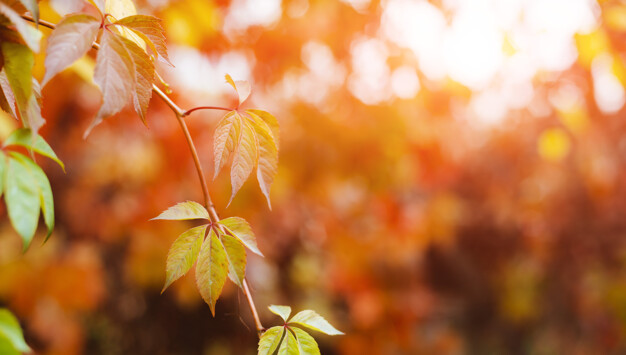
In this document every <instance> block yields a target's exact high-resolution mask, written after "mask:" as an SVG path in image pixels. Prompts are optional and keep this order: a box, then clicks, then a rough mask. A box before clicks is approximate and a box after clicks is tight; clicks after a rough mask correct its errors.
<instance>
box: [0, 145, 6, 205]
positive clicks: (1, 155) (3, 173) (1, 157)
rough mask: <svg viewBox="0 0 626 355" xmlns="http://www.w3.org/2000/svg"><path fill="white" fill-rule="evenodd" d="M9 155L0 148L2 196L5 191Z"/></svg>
mask: <svg viewBox="0 0 626 355" xmlns="http://www.w3.org/2000/svg"><path fill="white" fill-rule="evenodd" d="M6 172H7V157H6V155H4V153H3V152H2V151H1V150H0V196H2V193H3V192H4V184H6Z"/></svg>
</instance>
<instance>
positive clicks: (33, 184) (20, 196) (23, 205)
mask: <svg viewBox="0 0 626 355" xmlns="http://www.w3.org/2000/svg"><path fill="white" fill-rule="evenodd" d="M4 189H5V190H4V193H5V197H4V198H5V202H6V204H7V211H8V213H9V220H10V221H11V225H13V228H15V230H16V231H17V233H18V234H19V235H20V237H22V250H23V251H26V249H27V248H28V246H29V245H30V242H31V240H32V239H33V236H34V235H35V231H36V230H37V221H38V219H39V208H40V207H41V199H40V198H39V184H38V182H37V180H36V178H35V176H34V175H33V173H32V172H31V171H30V169H29V168H28V167H27V166H25V165H24V164H22V163H21V162H20V161H18V160H16V159H14V158H9V160H8V165H7V172H6V184H5V185H4Z"/></svg>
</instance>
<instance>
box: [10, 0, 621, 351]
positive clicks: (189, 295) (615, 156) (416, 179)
mask: <svg viewBox="0 0 626 355" xmlns="http://www.w3.org/2000/svg"><path fill="white" fill-rule="evenodd" d="M61 2H63V1H56V2H55V1H53V3H56V4H54V5H55V6H56V8H57V10H58V9H59V8H60V6H59V3H61ZM67 3H68V4H69V3H71V2H69V1H68V2H67ZM136 3H137V5H138V11H139V13H145V14H154V15H155V16H158V17H161V18H162V19H163V20H164V26H165V28H166V31H167V35H168V40H169V45H170V47H169V49H170V57H171V58H172V61H173V62H174V64H175V65H176V68H166V67H161V69H160V72H161V73H163V76H164V77H165V80H166V81H168V82H170V83H171V85H172V89H173V91H174V93H173V97H174V99H175V100H176V101H177V102H179V103H180V104H181V105H182V106H183V107H185V108H191V107H193V106H196V105H223V106H230V105H233V104H234V102H235V101H234V100H235V97H234V95H233V94H232V92H230V91H229V89H228V86H227V84H225V83H224V82H223V75H224V74H225V73H227V72H228V73H230V74H231V75H232V76H233V77H234V78H235V79H248V80H250V81H251V82H252V85H253V95H252V97H251V102H250V103H248V106H250V107H258V108H262V109H267V110H268V111H270V112H272V113H274V114H275V115H276V116H277V117H278V119H279V121H280V123H281V155H280V166H279V174H278V178H277V181H276V182H275V184H274V186H273V188H272V199H273V210H272V211H269V210H268V209H267V207H266V203H265V201H264V199H263V196H262V194H261V193H260V191H259V189H258V187H257V186H256V185H255V183H256V182H254V181H249V182H248V183H247V184H246V185H245V186H244V188H243V189H242V191H241V192H240V194H239V195H238V196H237V197H236V198H235V200H234V202H233V204H232V205H231V206H230V207H229V208H225V205H226V202H227V201H228V197H229V194H230V185H229V181H228V177H227V174H222V175H220V177H219V178H218V179H217V180H216V181H215V182H213V183H212V184H211V193H212V195H213V198H214V201H215V203H216V205H217V207H218V210H219V213H220V215H221V216H224V217H226V216H241V217H244V218H246V219H247V220H248V221H250V223H251V224H252V226H253V228H254V230H255V231H256V233H257V237H258V240H259V246H260V248H261V250H262V251H263V252H264V253H265V255H266V258H265V259H262V258H259V257H256V256H254V255H251V253H249V265H248V277H249V280H250V283H251V287H252V288H253V293H254V296H255V300H256V303H257V306H258V307H259V310H260V312H261V316H262V320H263V322H264V325H265V326H270V325H276V324H278V323H279V320H278V318H277V317H276V316H273V315H272V314H270V313H269V311H267V310H266V306H267V305H269V304H288V305H291V306H292V307H293V308H294V309H295V310H301V309H306V308H311V309H315V310H316V311H318V312H319V313H320V314H322V315H323V316H325V317H326V318H327V319H328V320H329V321H331V323H332V324H334V325H335V326H336V327H337V328H338V329H340V330H342V331H344V332H345V333H346V335H345V336H340V337H328V336H324V335H319V336H317V337H316V338H317V340H318V342H319V344H320V347H321V349H322V353H324V354H487V353H489V354H491V353H493V354H527V353H528V354H531V353H532V354H608V353H614V354H618V353H624V352H626V140H625V138H624V134H625V133H626V117H625V115H624V113H625V111H624V108H623V105H624V89H623V84H625V83H626V67H625V66H624V58H625V56H626V46H625V45H624V43H626V42H625V41H624V39H626V6H624V5H622V4H621V3H620V2H618V1H610V0H604V1H599V2H598V3H596V2H595V1H587V0H577V1H567V0H563V1H557V0H551V1H539V0H537V1H534V0H533V1H531V0H528V1H514V0H511V1H496V0H494V1H487V0H485V1H461V0H458V1H451V0H447V1H444V0H433V1H430V2H426V1H413V2H411V1H392V0H389V1H382V2H378V1H367V0H364V1H358V0H353V1H338V0H320V1H313V0H312V1H307V0H284V1H282V3H281V2H280V1H278V2H276V1H273V2H272V1H267V2H266V1H261V0H259V1H252V0H240V1H239V0H238V1H232V2H230V1H226V0H222V1H207V0H180V1H168V0H160V1H159V0H151V1H149V0H143V1H137V2H136ZM270 3H274V4H279V7H277V8H276V9H278V10H276V9H274V10H276V11H273V10H272V8H271V7H272V5H271V4H270ZM268 4H270V5H268ZM398 4H399V5H398ZM415 4H418V5H419V6H417V8H416V9H415V8H412V6H413V5H415ZM468 4H469V6H470V7H472V8H473V9H474V10H475V12H471V11H469V12H466V13H462V11H465V10H467V7H468ZM498 4H499V5H498ZM520 4H522V5H520ZM392 6H400V7H399V9H400V10H403V9H404V10H406V11H400V13H403V12H405V14H406V16H405V18H402V16H400V17H393V16H391V15H390V12H391V10H390V8H391V7H392ZM402 6H405V8H403V7H402ZM498 6H500V7H504V9H505V11H504V12H505V13H508V12H507V11H509V10H510V9H513V10H511V11H513V14H514V16H513V17H512V19H511V22H510V23H512V24H513V25H511V24H510V23H509V25H497V26H495V27H494V28H496V29H497V31H495V32H493V31H492V32H489V28H491V27H489V28H487V29H486V30H485V29H484V28H482V27H480V28H478V27H476V26H473V25H472V24H474V23H475V24H485V23H486V24H490V23H491V22H493V21H494V17H493V16H492V15H493V14H494V12H489V11H491V10H489V9H491V8H493V7H498ZM41 7H42V18H44V19H47V20H50V21H53V22H55V21H58V19H59V18H60V15H59V14H57V13H56V12H55V11H54V10H53V8H52V6H51V4H50V3H49V2H47V1H42V3H41ZM268 9H269V10H268ZM410 9H411V10H412V11H413V10H417V12H416V13H415V14H416V17H412V16H413V13H412V12H410V11H409V10H410ZM464 9H465V10H464ZM476 9H478V10H476ZM516 9H517V10H516ZM266 10H267V11H266ZM59 11H60V10H59ZM481 11H482V12H481ZM396 12H397V11H396ZM509 12H510V11H509ZM461 14H463V16H465V17H463V18H462V19H461ZM481 14H482V15H481ZM485 14H491V15H485ZM495 14H499V12H495ZM253 15H254V16H253ZM417 15H419V16H417ZM480 16H486V17H480ZM489 16H491V17H489ZM426 19H430V20H431V22H427V21H426ZM433 19H440V20H441V23H439V24H438V22H436V21H435V20H433ZM396 20H398V21H397V22H395V21H396ZM461 20H464V21H465V20H467V21H469V22H468V23H469V25H467V27H466V28H465V27H463V26H464V25H463V24H464V22H462V21H461ZM495 20H496V22H498V21H499V20H500V18H499V17H497V18H495ZM413 21H415V22H413ZM433 21H434V22H433ZM472 21H474V22H472ZM490 21H491V22H490ZM541 21H543V22H541ZM577 21H578V22H577ZM424 23H426V24H424ZM498 23H499V22H498ZM537 23H539V25H537ZM420 24H424V25H423V26H426V27H424V28H422V29H421V30H420V28H419V25H420ZM465 24H467V23H465ZM430 25H432V27H428V26H430ZM457 25H458V26H459V28H460V30H459V31H457V32H454V33H453V32H450V33H449V36H450V37H445V36H443V37H441V36H442V34H441V33H440V32H441V31H442V28H443V29H446V28H452V29H454V28H455V26H457ZM579 25H580V26H579ZM437 26H439V27H437ZM498 26H499V27H498ZM542 26H543V27H542ZM414 27H418V29H417V30H414V31H413V32H411V31H410V29H411V28H414ZM544 27H545V28H544ZM437 28H439V31H440V32H436V30H435V29H437ZM457 29H458V28H457ZM463 29H466V30H465V31H464V30H463ZM468 29H469V30H471V31H469V32H468V31H467V30H468ZM403 30H406V31H407V33H406V34H405V35H406V36H405V38H404V39H399V37H402V36H400V34H401V32H402V31H403ZM473 30H476V31H475V32H472V31H473ZM483 30H485V31H483ZM43 31H44V32H46V31H48V30H46V29H43ZM524 31H526V32H528V33H531V34H532V35H528V33H526V32H524ZM494 33H495V34H496V35H495V37H493V38H495V40H493V38H492V37H488V35H494ZM464 35H465V36H466V37H463V36H464ZM412 36H415V37H412ZM454 36H461V37H459V38H460V39H459V38H457V39H456V40H455V38H456V37H454ZM441 38H443V39H442V40H440V39H441ZM494 41H495V42H494ZM493 43H496V44H498V47H497V48H496V50H495V52H489V51H490V50H493V45H492V44H493ZM559 46H561V47H563V48H561V47H559ZM441 48H444V50H443V51H442V49H441ZM561 49H562V50H561ZM440 52H442V53H443V54H441V53H440ZM438 53H439V54H438ZM42 55H43V54H42ZM438 56H439V57H438ZM42 58H43V57H42V56H40V57H39V64H38V66H37V67H36V70H37V73H36V74H37V75H38V77H39V78H41V77H42V76H43V70H44V69H43V60H42ZM381 58H382V59H381ZM537 58H539V59H537ZM546 58H547V59H546ZM520 61H521V63H522V64H519V63H520ZM398 68H401V69H402V70H400V71H396V69H398ZM88 76H89V61H88V60H85V61H82V62H81V63H79V65H75V66H74V67H73V68H72V69H70V70H68V71H65V72H64V73H62V74H61V75H59V76H58V77H57V78H56V79H54V80H52V81H51V82H50V84H48V85H47V87H45V88H44V91H43V96H44V105H43V112H44V117H46V118H47V120H48V123H47V124H46V126H45V127H44V129H43V135H44V137H45V138H46V139H47V140H48V141H49V142H50V144H51V146H52V147H53V148H54V149H55V150H56V152H57V154H58V155H59V157H60V158H61V159H62V160H63V161H64V162H65V164H66V166H67V174H63V172H62V171H61V170H60V169H59V168H58V167H57V166H55V165H54V164H52V163H50V162H48V161H45V160H44V159H39V163H41V164H42V165H43V166H44V169H45V170H46V172H47V173H48V174H49V176H50V179H51V183H52V187H53V191H54V196H55V204H56V211H57V227H56V229H55V232H54V234H53V236H52V238H51V239H50V241H49V242H48V243H47V244H45V245H43V246H41V245H40V244H41V243H40V242H37V241H36V242H35V243H33V245H32V246H31V248H30V250H29V251H28V252H27V253H26V254H24V255H22V254H21V253H20V241H19V237H18V236H17V235H16V234H15V233H14V232H13V231H12V229H11V227H10V225H9V222H8V220H7V218H6V217H5V216H3V218H1V219H0V221H1V222H0V303H1V304H6V305H7V306H8V307H9V308H11V309H12V310H13V311H14V312H15V313H16V314H17V316H18V318H20V320H21V321H22V322H23V325H24V327H25V332H26V338H27V341H28V342H29V344H31V346H32V347H33V348H34V349H35V350H36V352H37V353H41V354H81V353H82V354H253V353H255V349H256V334H255V331H254V329H253V326H252V324H253V323H252V320H251V317H250V312H249V310H248V308H247V305H246V303H245V300H244V298H243V296H242V294H241V292H238V290H237V289H236V288H235V287H233V286H232V284H230V285H229V286H227V289H226V291H225V293H224V295H223V298H222V299H220V301H219V302H218V305H217V313H218V314H217V316H216V318H215V319H213V318H211V316H210V313H209V308H208V307H207V306H206V304H204V303H203V302H202V300H201V299H200V297H199V295H198V294H197V291H196V290H195V287H194V282H193V275H187V276H185V277H184V278H183V279H182V280H180V281H178V282H176V283H175V284H174V285H173V287H171V288H170V289H169V290H168V291H166V292H165V294H163V295H160V294H159V291H160V288H161V287H162V284H163V282H164V277H165V272H164V269H165V256H166V253H167V250H168V248H169V245H170V244H171V243H172V242H173V240H174V239H175V238H176V236H177V235H178V234H179V233H181V232H182V231H184V230H185V229H186V228H187V227H189V226H190V225H189V224H186V223H184V222H180V223H178V222H174V223H172V222H149V221H148V220H149V219H150V218H152V217H154V216H156V215H157V214H158V213H159V212H161V211H162V210H164V209H165V208H167V207H168V206H170V205H173V204H174V203H176V202H180V201H184V200H188V199H192V200H196V201H200V200H201V198H202V195H201V191H200V188H199V184H198V181H197V177H196V175H195V171H194V168H193V165H192V161H191V158H190V155H189V152H188V148H187V147H186V145H185V143H184V140H183V136H182V133H181V132H180V130H179V128H178V126H177V124H176V121H175V120H174V117H173V116H172V114H171V112H170V111H169V110H168V108H167V107H166V106H165V105H164V104H163V103H162V102H160V101H159V100H158V99H153V102H152V106H151V108H150V110H149V117H148V122H149V129H146V128H145V127H144V126H143V125H142V124H141V122H140V120H139V119H138V117H136V115H135V114H134V113H133V112H132V110H131V109H130V108H129V109H128V110H127V111H125V112H124V113H123V114H120V115H118V116H117V117H115V118H112V119H109V120H107V121H106V122H105V123H104V124H102V125H101V126H99V127H97V128H96V129H95V130H94V132H93V133H92V134H91V135H90V136H89V138H88V139H87V140H83V139H82V134H83V132H84V130H85V128H86V127H87V126H88V124H89V122H90V120H91V118H92V117H93V115H94V114H95V112H96V110H97V107H98V105H99V103H100V95H99V92H98V90H97V88H95V87H94V86H93V85H92V84H90V83H89V81H88V80H89V78H88ZM390 76H391V79H392V80H390ZM394 77H395V79H394ZM519 77H521V78H522V79H519V80H518V79H515V78H519ZM512 78H513V79H512ZM415 79H417V81H416V80H415ZM516 80H517V81H516ZM511 83H512V84H511ZM220 114H221V113H220V112H206V111H205V112H201V113H194V114H193V115H192V116H191V117H189V118H187V120H188V122H189V125H190V128H191V131H192V134H193V137H194V139H195V141H196V143H197V146H198V149H199V151H200V154H201V158H202V163H203V165H204V167H205V169H207V170H208V171H212V162H211V161H212V160H211V157H212V152H211V147H212V132H213V129H214V126H215V123H216V122H217V120H218V119H219V117H220V116H219V115H220ZM1 122H2V124H1V125H0V128H1V130H0V131H2V132H3V134H5V135H6V133H7V132H8V131H9V130H10V127H11V125H13V124H14V123H13V122H11V121H9V120H8V119H6V118H3V119H2V121H1ZM2 213H3V215H5V212H2ZM39 234H44V233H43V230H42V231H41V233H39ZM40 237H41V236H40ZM242 323H243V324H242ZM244 324H245V325H244Z"/></svg>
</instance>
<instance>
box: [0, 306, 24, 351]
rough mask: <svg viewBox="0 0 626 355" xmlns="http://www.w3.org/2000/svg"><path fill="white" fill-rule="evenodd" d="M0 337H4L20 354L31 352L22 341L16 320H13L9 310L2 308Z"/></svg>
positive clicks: (20, 330) (20, 329)
mask: <svg viewBox="0 0 626 355" xmlns="http://www.w3.org/2000/svg"><path fill="white" fill-rule="evenodd" d="M0 335H3V336H4V337H6V339H7V340H9V342H10V343H11V345H12V346H13V347H14V348H15V349H16V350H19V351H22V352H29V351H31V349H30V347H28V345H27V344H26V341H25V340H24V335H23V334H22V328H21V327H20V323H19V322H18V321H17V318H15V316H14V315H13V314H12V313H11V312H10V311H9V310H7V309H4V308H0Z"/></svg>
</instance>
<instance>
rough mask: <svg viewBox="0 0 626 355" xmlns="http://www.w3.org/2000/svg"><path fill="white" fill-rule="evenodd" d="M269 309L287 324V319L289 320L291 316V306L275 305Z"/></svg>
mask: <svg viewBox="0 0 626 355" xmlns="http://www.w3.org/2000/svg"><path fill="white" fill-rule="evenodd" d="M267 308H269V309H270V312H272V313H274V314H275V315H277V316H280V318H282V319H283V320H284V321H285V322H287V319H289V315H290V314H291V307H289V306H277V305H274V304H273V305H271V306H269V307H267Z"/></svg>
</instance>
